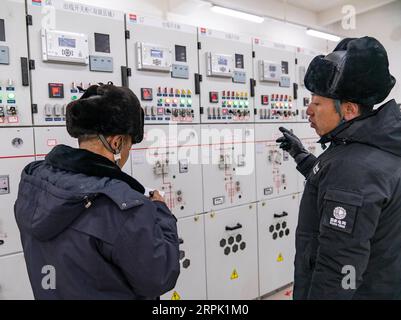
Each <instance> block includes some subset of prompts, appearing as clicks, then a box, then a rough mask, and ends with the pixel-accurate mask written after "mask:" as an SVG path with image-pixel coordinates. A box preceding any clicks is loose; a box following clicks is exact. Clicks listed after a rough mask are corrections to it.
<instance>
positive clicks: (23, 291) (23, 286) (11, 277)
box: [0, 253, 33, 300]
mask: <svg viewBox="0 0 401 320" xmlns="http://www.w3.org/2000/svg"><path fill="white" fill-rule="evenodd" d="M0 270H1V272H0V300H32V299H33V293H32V288H31V284H30V282H29V278H28V272H27V270H26V264H25V260H24V255H23V254H22V253H20V254H16V255H10V256H6V257H0Z"/></svg>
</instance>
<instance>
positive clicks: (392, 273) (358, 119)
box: [277, 37, 401, 299]
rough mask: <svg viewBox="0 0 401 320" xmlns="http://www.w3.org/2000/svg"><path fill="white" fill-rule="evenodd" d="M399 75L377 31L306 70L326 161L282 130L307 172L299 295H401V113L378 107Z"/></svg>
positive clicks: (391, 104)
mask: <svg viewBox="0 0 401 320" xmlns="http://www.w3.org/2000/svg"><path fill="white" fill-rule="evenodd" d="M395 82H396V80H395V78H394V77H393V76H392V75H391V74H390V72H389V64H388V58H387V52H386V50H385V48H384V47H383V46H382V45H381V43H380V42H379V41H377V40H376V39H374V38H371V37H363V38H358V39H355V38H347V39H344V40H342V41H341V42H340V43H339V44H338V45H337V47H336V48H335V49H334V51H333V52H332V53H330V54H328V55H326V56H323V55H321V56H317V57H315V58H314V59H313V60H312V62H311V64H310V65H309V68H308V70H307V72H306V75H305V86H306V88H307V89H308V90H309V91H311V92H312V94H313V96H312V101H311V103H310V105H309V106H308V109H307V114H308V116H309V121H310V123H311V127H312V128H314V129H315V130H316V132H317V134H318V135H319V136H320V140H319V142H320V143H321V144H322V146H324V145H325V144H327V143H330V146H329V148H327V150H325V152H324V153H323V154H321V155H320V156H319V157H318V158H316V157H315V156H314V155H312V154H310V153H309V152H308V151H307V150H306V149H305V148H304V147H303V145H302V143H301V141H300V140H299V139H298V138H297V137H296V136H295V135H294V133H292V132H290V131H289V130H287V129H285V128H283V127H281V128H280V131H281V132H282V133H283V137H281V138H279V139H278V140H277V142H278V143H280V147H281V148H282V149H284V150H286V151H288V152H289V153H290V155H291V156H292V157H293V158H294V159H295V162H296V163H297V169H298V170H299V171H300V172H301V173H302V174H303V175H304V176H305V177H306V185H305V190H304V193H303V196H302V201H301V204H300V210H299V217H298V226H297V231H296V257H295V277H294V299H400V298H401V272H400V271H401V251H400V248H401V165H400V164H401V121H400V120H401V114H400V109H399V108H398V107H397V104H396V102H395V101H394V100H390V101H388V102H387V103H385V104H384V105H382V106H380V107H379V108H377V109H374V108H373V106H374V105H376V104H379V103H381V102H382V101H383V100H384V99H386V97H387V96H388V95H389V93H390V91H391V89H392V88H393V87H394V84H395Z"/></svg>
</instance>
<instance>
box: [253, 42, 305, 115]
mask: <svg viewBox="0 0 401 320" xmlns="http://www.w3.org/2000/svg"><path fill="white" fill-rule="evenodd" d="M253 51H254V59H253V67H254V72H255V78H256V86H255V122H282V121H285V122H295V121H297V120H298V118H299V111H298V109H297V104H296V101H295V99H294V84H293V83H294V82H295V48H293V47H291V46H287V45H282V44H277V43H273V42H270V41H267V40H263V39H259V38H254V39H253Z"/></svg>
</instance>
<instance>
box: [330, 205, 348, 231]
mask: <svg viewBox="0 0 401 320" xmlns="http://www.w3.org/2000/svg"><path fill="white" fill-rule="evenodd" d="M333 216H334V218H330V225H332V226H335V227H337V228H341V229H345V228H346V227H347V222H346V221H342V220H343V219H344V218H345V217H346V216H347V210H345V209H344V208H343V207H335V208H334V210H333Z"/></svg>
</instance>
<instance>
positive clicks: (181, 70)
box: [171, 64, 189, 79]
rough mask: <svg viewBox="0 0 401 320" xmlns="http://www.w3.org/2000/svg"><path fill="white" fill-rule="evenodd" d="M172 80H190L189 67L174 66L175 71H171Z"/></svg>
mask: <svg viewBox="0 0 401 320" xmlns="http://www.w3.org/2000/svg"><path fill="white" fill-rule="evenodd" d="M171 77H172V78H179V79H189V68H188V66H182V65H179V64H173V69H172V70H171Z"/></svg>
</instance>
